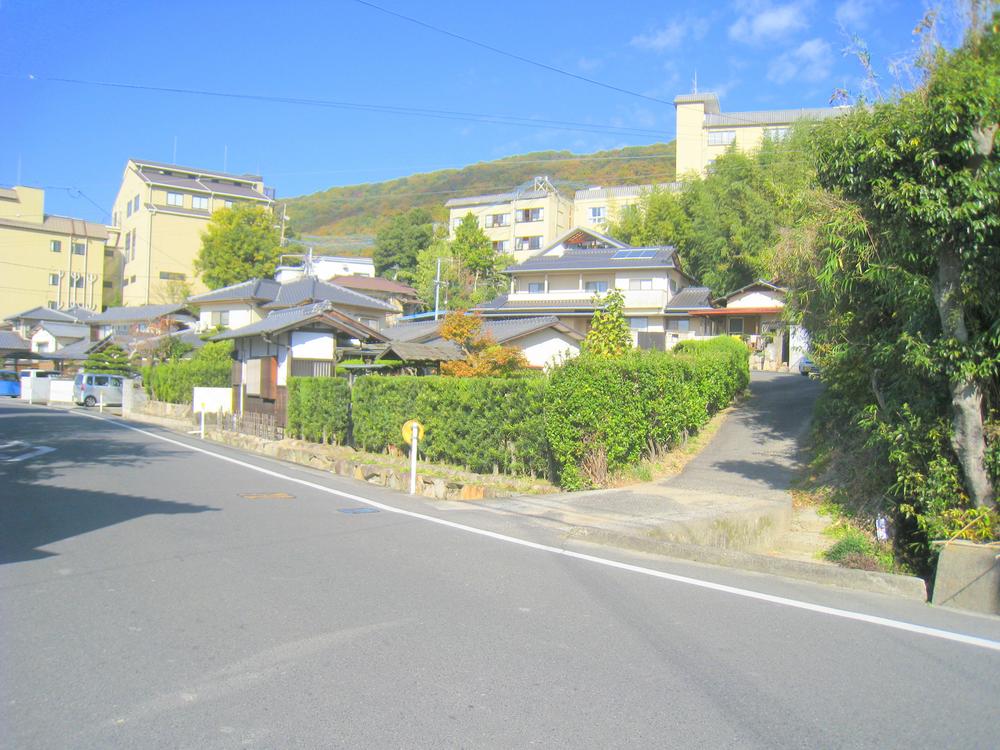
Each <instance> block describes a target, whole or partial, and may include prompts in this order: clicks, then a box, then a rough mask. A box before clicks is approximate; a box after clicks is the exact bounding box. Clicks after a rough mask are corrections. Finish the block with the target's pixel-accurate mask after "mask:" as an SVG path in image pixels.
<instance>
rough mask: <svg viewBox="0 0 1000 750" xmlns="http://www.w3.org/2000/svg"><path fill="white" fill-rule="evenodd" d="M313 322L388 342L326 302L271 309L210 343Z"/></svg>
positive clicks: (352, 334) (221, 334) (277, 330)
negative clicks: (261, 317) (255, 320)
mask: <svg viewBox="0 0 1000 750" xmlns="http://www.w3.org/2000/svg"><path fill="white" fill-rule="evenodd" d="M313 320H322V321H323V322H325V323H327V324H329V325H330V326H331V327H332V328H336V329H338V330H341V331H343V332H345V333H347V334H349V335H351V336H354V337H355V338H363V339H374V340H376V341H388V337H387V336H385V335H384V334H381V333H379V332H378V331H376V330H373V329H371V328H369V327H368V326H366V325H364V324H363V323H359V322H358V321H356V320H354V319H353V318H350V317H348V316H347V315H344V314H343V313H342V312H339V311H338V310H336V309H335V308H334V306H333V303H332V302H329V301H323V302H317V303H315V304H312V305H302V306H301V307H289V308H286V309H283V310H273V311H272V312H270V313H269V314H268V316H267V317H266V318H264V319H263V320H258V321H257V322H255V323H251V324H250V325H246V326H243V327H242V328H235V329H233V330H231V331H223V332H222V333H220V334H219V335H217V336H215V337H214V338H213V339H212V340H213V341H223V340H225V339H239V338H245V337H247V336H258V335H260V334H265V333H277V332H279V331H285V330H288V329H290V328H296V327H297V326H299V325H302V324H303V323H307V322H309V321H313Z"/></svg>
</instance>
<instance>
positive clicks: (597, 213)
mask: <svg viewBox="0 0 1000 750" xmlns="http://www.w3.org/2000/svg"><path fill="white" fill-rule="evenodd" d="M606 217H607V208H605V207H604V206H591V207H590V220H591V221H604V219H605V218H606Z"/></svg>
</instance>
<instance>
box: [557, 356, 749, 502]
mask: <svg viewBox="0 0 1000 750" xmlns="http://www.w3.org/2000/svg"><path fill="white" fill-rule="evenodd" d="M749 377H750V376H749V369H748V351H747V348H746V346H744V345H743V344H742V343H741V342H739V341H737V340H735V339H729V338H728V337H727V338H726V339H723V340H712V341H708V342H704V343H700V342H699V344H698V345H697V346H689V347H686V348H684V349H682V351H681V353H679V354H675V353H673V352H656V351H642V352H640V351H633V352H629V353H626V354H624V355H622V356H619V357H596V356H590V355H586V354H585V355H583V356H580V357H577V358H576V359H572V360H570V361H568V362H566V363H565V364H563V365H562V366H561V367H559V368H557V369H556V370H554V371H553V373H552V376H551V379H550V385H549V388H548V392H547V394H546V400H545V413H546V435H547V437H548V441H549V445H550V448H551V451H552V457H553V460H554V462H555V466H556V470H557V473H558V475H559V481H560V484H561V485H562V486H563V487H564V488H565V489H581V488H586V487H591V486H594V485H599V484H601V483H603V482H604V480H605V479H606V475H607V473H608V472H612V471H615V470H617V469H621V468H623V467H625V466H628V465H631V464H635V463H637V462H638V461H639V460H640V459H642V458H643V457H647V456H651V455H655V454H657V453H658V452H660V451H662V450H665V449H669V448H671V447H673V446H674V445H676V444H677V443H678V442H679V441H680V440H683V439H684V438H685V437H686V436H687V435H690V434H691V433H693V432H695V431H697V430H698V429H700V428H701V427H702V425H704V423H705V422H706V421H707V420H708V417H709V415H710V414H711V413H712V412H713V411H716V410H717V409H719V408H722V407H723V406H725V405H726V404H728V403H729V402H730V401H731V400H732V398H733V396H735V395H736V394H737V393H739V392H740V391H741V390H743V389H744V388H745V387H746V385H747V383H748V382H749Z"/></svg>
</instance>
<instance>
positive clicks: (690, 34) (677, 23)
mask: <svg viewBox="0 0 1000 750" xmlns="http://www.w3.org/2000/svg"><path fill="white" fill-rule="evenodd" d="M708 27H709V23H708V19H706V18H686V19H684V20H677V19H674V20H672V21H670V22H668V23H667V24H666V25H665V26H662V27H661V28H659V29H654V30H652V31H650V32H647V33H645V34H638V35H637V36H634V37H632V40H631V41H630V42H629V44H631V45H632V46H633V47H638V48H639V49H648V50H652V51H654V52H663V51H664V50H668V49H672V48H675V47H680V46H681V45H682V44H683V43H684V41H685V40H687V39H692V40H694V41H698V40H700V39H704V37H705V34H707V33H708Z"/></svg>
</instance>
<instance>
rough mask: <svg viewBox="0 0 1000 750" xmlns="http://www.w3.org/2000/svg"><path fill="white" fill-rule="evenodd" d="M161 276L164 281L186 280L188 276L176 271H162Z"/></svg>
mask: <svg viewBox="0 0 1000 750" xmlns="http://www.w3.org/2000/svg"><path fill="white" fill-rule="evenodd" d="M160 278H161V279H163V280H164V281H184V279H186V278H187V276H186V275H185V274H183V273H175V272H174V271H160Z"/></svg>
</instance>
